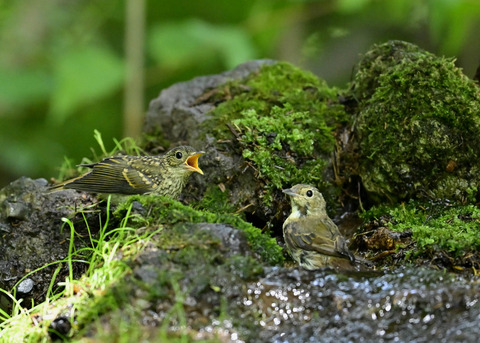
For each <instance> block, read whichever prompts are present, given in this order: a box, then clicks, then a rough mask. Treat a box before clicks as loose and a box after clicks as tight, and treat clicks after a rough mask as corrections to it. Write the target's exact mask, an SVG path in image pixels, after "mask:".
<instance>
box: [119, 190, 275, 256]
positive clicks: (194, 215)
mask: <svg viewBox="0 0 480 343" xmlns="http://www.w3.org/2000/svg"><path fill="white" fill-rule="evenodd" d="M134 201H135V202H137V205H136V206H134V208H139V209H138V211H139V213H136V214H137V215H136V216H133V219H130V221H131V224H132V225H133V226H134V227H142V226H157V227H158V226H160V227H163V226H166V227H170V226H172V225H175V224H178V223H182V224H188V223H222V224H224V225H231V226H233V227H236V228H237V229H240V230H242V231H243V232H245V236H246V239H247V241H248V243H249V245H250V247H251V249H252V251H253V252H254V253H256V254H257V255H258V256H259V257H260V258H261V260H262V261H263V262H266V263H267V264H271V265H275V264H281V263H282V262H283V254H282V248H281V247H280V246H278V244H277V243H276V241H275V239H273V238H271V237H270V236H268V235H265V234H263V233H262V232H261V230H260V229H258V228H256V227H254V226H252V225H251V224H249V223H247V222H245V221H244V220H242V219H241V218H240V217H239V216H236V215H234V214H230V213H214V212H209V211H199V210H195V209H193V208H192V207H189V206H186V205H183V204H181V203H180V202H178V201H175V200H172V199H169V198H166V197H161V196H155V195H148V196H145V195H143V196H140V195H137V196H133V197H130V198H129V199H128V200H127V201H126V202H124V203H122V204H120V205H119V206H118V208H117V209H116V211H115V216H116V217H117V218H123V217H124V216H125V215H126V213H127V211H129V208H130V206H131V204H132V203H133V202H134ZM138 205H140V206H138ZM134 214H135V213H134ZM177 243H178V244H179V243H181V242H177V241H176V242H173V241H169V244H173V245H175V244H177ZM193 258H195V256H193Z"/></svg>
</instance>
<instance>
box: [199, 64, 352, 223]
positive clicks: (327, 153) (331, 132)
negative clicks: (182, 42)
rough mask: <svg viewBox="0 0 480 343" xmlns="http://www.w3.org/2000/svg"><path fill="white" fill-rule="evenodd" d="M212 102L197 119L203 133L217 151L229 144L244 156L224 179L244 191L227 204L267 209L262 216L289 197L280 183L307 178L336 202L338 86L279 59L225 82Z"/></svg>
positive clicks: (342, 114) (341, 117)
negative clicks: (334, 161)
mask: <svg viewBox="0 0 480 343" xmlns="http://www.w3.org/2000/svg"><path fill="white" fill-rule="evenodd" d="M210 102H214V103H217V104H218V105H217V106H216V107H215V109H213V110H212V111H210V112H209V113H208V114H209V115H210V116H211V117H210V119H209V120H206V121H205V122H204V123H203V127H204V129H205V132H208V135H213V136H214V137H215V138H216V139H217V141H219V142H222V144H223V145H222V147H221V148H220V149H222V148H223V147H225V143H226V142H230V143H231V147H232V150H233V151H235V153H236V154H238V155H240V156H242V157H243V159H242V160H243V161H242V162H243V163H242V165H241V166H239V167H237V168H236V171H235V173H236V174H234V175H231V176H230V177H229V180H228V182H226V185H227V187H230V186H231V188H236V187H240V188H244V189H246V190H248V192H249V193H248V194H243V193H242V192H237V191H232V192H230V194H232V199H230V201H231V202H232V203H234V204H235V205H237V206H239V207H241V206H244V205H247V204H248V203H249V204H250V206H252V205H253V206H252V208H251V209H250V210H252V209H253V210H254V211H257V213H263V214H266V215H265V219H266V220H267V221H268V220H269V219H271V217H272V216H275V213H274V211H272V210H271V209H272V208H274V209H275V208H282V207H281V205H280V203H288V202H287V201H285V198H284V196H283V194H282V193H281V189H282V188H288V187H291V186H292V185H294V184H297V183H308V184H313V185H315V186H317V187H319V188H320V189H321V190H322V191H323V192H325V193H327V198H328V199H329V200H332V199H335V200H337V197H338V195H339V191H338V189H337V188H336V185H334V184H333V183H332V182H331V181H332V179H333V177H332V174H333V173H332V168H329V167H331V157H332V153H333V151H334V148H335V131H336V129H337V126H338V125H340V124H339V123H342V122H344V121H345V120H346V113H345V111H344V108H343V106H342V105H340V104H339V103H338V100H337V90H336V89H334V88H329V87H328V86H327V84H326V83H325V81H323V80H321V79H319V78H318V77H316V76H315V75H313V74H311V73H309V72H306V71H303V70H301V69H299V68H296V67H294V66H293V65H291V64H289V63H280V62H278V63H275V64H273V65H266V66H263V67H262V68H260V70H259V71H258V72H255V73H252V74H250V75H249V76H248V77H247V78H245V79H242V80H238V81H232V82H229V83H227V84H225V85H223V86H222V87H220V88H219V89H218V90H217V91H216V92H215V93H214V95H213V96H212V97H211V99H210ZM245 172H247V173H250V174H249V175H251V176H250V177H249V179H250V181H249V182H245V178H244V177H243V176H242V175H241V174H244V173H245ZM252 182H254V184H253V185H252V184H251V183H252ZM252 192H253V193H254V194H255V196H253V197H252V195H253V194H252ZM252 201H253V202H254V203H253V204H252ZM242 202H247V204H245V203H242ZM329 202H331V201H329ZM250 210H247V211H250ZM270 212H273V213H270ZM261 216H262V215H261ZM282 219H283V218H282Z"/></svg>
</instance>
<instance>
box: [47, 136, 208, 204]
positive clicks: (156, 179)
mask: <svg viewBox="0 0 480 343" xmlns="http://www.w3.org/2000/svg"><path fill="white" fill-rule="evenodd" d="M202 154H204V152H203V151H197V150H195V149H194V148H192V147H191V146H179V147H176V148H173V149H171V150H169V151H168V152H166V153H165V154H164V155H162V156H114V157H107V158H105V159H103V160H102V161H100V162H97V163H92V164H84V165H81V166H83V167H89V168H91V169H92V170H91V171H89V172H88V173H86V174H84V175H82V176H79V177H77V178H74V179H71V180H67V181H65V182H62V183H59V184H57V185H53V186H52V187H51V188H50V190H59V189H64V188H71V189H76V190H78V191H86V192H94V193H106V194H123V195H132V194H146V193H150V194H157V195H163V196H168V197H171V198H174V199H175V198H178V196H179V195H180V193H181V192H182V190H183V188H184V187H185V185H186V183H187V181H188V178H189V177H190V175H191V174H192V173H194V172H197V173H200V174H203V171H202V170H201V169H200V167H199V166H198V158H199V157H200V156H201V155H202Z"/></svg>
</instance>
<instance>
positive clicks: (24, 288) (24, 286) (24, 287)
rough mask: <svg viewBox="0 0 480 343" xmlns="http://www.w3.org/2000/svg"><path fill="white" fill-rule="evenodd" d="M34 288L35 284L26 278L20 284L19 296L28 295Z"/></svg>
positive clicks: (18, 288)
mask: <svg viewBox="0 0 480 343" xmlns="http://www.w3.org/2000/svg"><path fill="white" fill-rule="evenodd" d="M33 286H35V282H34V281H33V280H32V279H30V278H26V279H25V280H23V281H22V282H20V283H19V284H18V286H17V294H19V295H26V294H28V293H30V292H31V291H32V290H33Z"/></svg>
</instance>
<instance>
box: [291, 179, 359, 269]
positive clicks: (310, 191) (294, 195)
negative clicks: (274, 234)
mask: <svg viewBox="0 0 480 343" xmlns="http://www.w3.org/2000/svg"><path fill="white" fill-rule="evenodd" d="M283 192H284V193H285V194H287V195H289V196H290V200H291V204H292V213H291V214H290V216H289V217H288V218H287V220H285V223H284V224H283V238H284V239H285V244H286V246H287V249H288V252H289V253H290V255H291V256H292V258H293V259H294V260H295V261H296V262H297V263H298V264H300V266H302V267H303V268H305V269H308V270H314V269H318V268H322V267H330V268H333V269H335V270H337V271H348V270H356V269H357V268H356V267H355V265H356V264H355V262H356V260H355V256H354V255H353V253H352V252H351V251H350V250H349V249H348V247H347V242H346V241H345V238H344V237H343V236H342V235H341V233H340V231H339V230H338V227H337V225H335V223H334V222H333V221H332V220H331V219H330V218H329V217H328V215H327V211H326V203H325V200H324V199H323V196H322V193H320V192H319V191H318V189H316V188H315V187H313V186H309V185H302V184H299V185H295V186H293V187H292V188H289V189H284V190H283Z"/></svg>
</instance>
